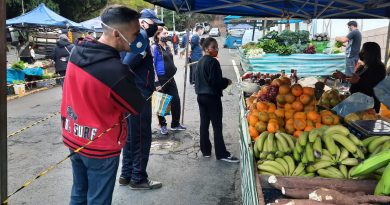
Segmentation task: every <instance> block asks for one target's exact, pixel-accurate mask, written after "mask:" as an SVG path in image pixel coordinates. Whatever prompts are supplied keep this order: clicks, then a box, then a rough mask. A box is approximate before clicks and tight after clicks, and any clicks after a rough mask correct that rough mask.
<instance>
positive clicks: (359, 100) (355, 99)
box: [332, 93, 374, 117]
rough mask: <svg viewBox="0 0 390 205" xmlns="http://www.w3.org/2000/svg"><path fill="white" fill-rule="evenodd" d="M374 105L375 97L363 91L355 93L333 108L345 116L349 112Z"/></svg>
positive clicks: (366, 108)
mask: <svg viewBox="0 0 390 205" xmlns="http://www.w3.org/2000/svg"><path fill="white" fill-rule="evenodd" d="M372 107H374V98H373V97H370V96H367V95H365V94H363V93H354V94H352V95H351V96H349V97H348V98H347V99H345V100H344V101H342V102H341V103H339V104H338V105H337V106H336V107H334V108H333V109H332V110H333V111H335V112H337V114H338V115H340V116H341V117H345V116H346V115H348V114H349V113H353V112H359V111H363V110H368V109H369V108H372Z"/></svg>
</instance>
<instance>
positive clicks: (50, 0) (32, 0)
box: [6, 0, 60, 19]
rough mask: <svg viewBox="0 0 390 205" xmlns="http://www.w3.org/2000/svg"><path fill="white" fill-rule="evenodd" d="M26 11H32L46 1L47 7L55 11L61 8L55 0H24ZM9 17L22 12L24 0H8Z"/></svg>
mask: <svg viewBox="0 0 390 205" xmlns="http://www.w3.org/2000/svg"><path fill="white" fill-rule="evenodd" d="M23 3H24V9H25V13H27V12H28V11H31V10H32V9H34V8H35V7H37V6H38V5H39V4H41V3H44V4H45V5H46V6H47V7H49V8H50V9H52V10H53V11H55V12H59V11H60V8H59V5H58V3H57V2H56V1H55V0H23ZM6 11H7V19H9V18H13V17H16V16H19V15H21V14H22V12H23V9H22V0H6Z"/></svg>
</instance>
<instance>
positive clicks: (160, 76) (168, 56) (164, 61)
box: [152, 27, 187, 135]
mask: <svg viewBox="0 0 390 205" xmlns="http://www.w3.org/2000/svg"><path fill="white" fill-rule="evenodd" d="M167 36H168V29H167V28H166V27H160V28H159V29H158V30H157V32H156V33H155V34H154V44H153V45H152V50H153V52H152V53H153V61H154V68H155V70H156V76H157V78H156V80H157V81H156V82H155V83H156V88H157V91H160V92H162V93H165V94H168V95H170V96H172V100H171V113H172V123H171V130H173V131H184V130H186V129H187V128H186V127H184V126H183V125H181V124H180V122H179V121H180V97H179V91H178V90H177V85H176V81H175V79H174V76H175V74H176V71H177V68H176V66H175V63H174V61H173V55H172V52H171V48H170V47H169V46H168V44H167V42H168V38H167ZM161 86H163V87H161ZM158 121H159V124H160V126H161V129H160V132H161V134H163V135H167V134H168V129H167V122H166V119H165V117H163V116H158Z"/></svg>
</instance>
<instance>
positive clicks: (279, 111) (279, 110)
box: [275, 109, 284, 119]
mask: <svg viewBox="0 0 390 205" xmlns="http://www.w3.org/2000/svg"><path fill="white" fill-rule="evenodd" d="M275 114H276V116H278V117H280V118H282V119H283V118H284V110H283V109H277V110H275Z"/></svg>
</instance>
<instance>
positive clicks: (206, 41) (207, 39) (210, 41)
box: [200, 37, 218, 51]
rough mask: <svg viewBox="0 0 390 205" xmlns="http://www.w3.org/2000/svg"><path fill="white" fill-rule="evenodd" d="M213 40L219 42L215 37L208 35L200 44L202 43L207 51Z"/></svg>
mask: <svg viewBox="0 0 390 205" xmlns="http://www.w3.org/2000/svg"><path fill="white" fill-rule="evenodd" d="M212 42H215V43H216V44H218V42H217V40H215V38H213V37H207V38H206V39H204V40H203V41H202V42H201V43H200V44H201V46H202V48H203V50H204V51H206V49H207V48H208V47H209V46H210V44H211V43H212Z"/></svg>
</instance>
